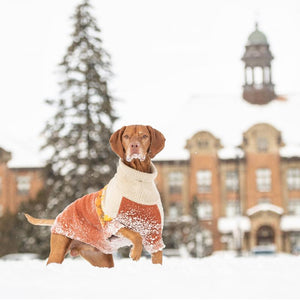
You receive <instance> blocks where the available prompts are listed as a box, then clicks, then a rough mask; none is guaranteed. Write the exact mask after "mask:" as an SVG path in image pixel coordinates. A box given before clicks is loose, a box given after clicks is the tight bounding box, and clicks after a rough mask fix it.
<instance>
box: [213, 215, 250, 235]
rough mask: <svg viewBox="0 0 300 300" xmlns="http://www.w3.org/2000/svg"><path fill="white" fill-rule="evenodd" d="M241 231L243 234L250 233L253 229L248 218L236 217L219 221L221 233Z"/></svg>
mask: <svg viewBox="0 0 300 300" xmlns="http://www.w3.org/2000/svg"><path fill="white" fill-rule="evenodd" d="M238 229H241V230H242V231H243V232H248V231H250V229H251V223H250V220H249V218H248V217H244V216H236V217H227V218H219V220H218V230H219V231H220V232H221V233H224V234H226V233H231V232H235V231H236V230H238Z"/></svg>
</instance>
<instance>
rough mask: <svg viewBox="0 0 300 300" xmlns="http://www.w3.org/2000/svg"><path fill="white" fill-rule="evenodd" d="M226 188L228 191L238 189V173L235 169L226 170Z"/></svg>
mask: <svg viewBox="0 0 300 300" xmlns="http://www.w3.org/2000/svg"><path fill="white" fill-rule="evenodd" d="M225 182H226V189H227V190H228V191H235V192H236V191H238V189H239V174H238V172H237V171H236V170H230V171H227V172H226V179H225Z"/></svg>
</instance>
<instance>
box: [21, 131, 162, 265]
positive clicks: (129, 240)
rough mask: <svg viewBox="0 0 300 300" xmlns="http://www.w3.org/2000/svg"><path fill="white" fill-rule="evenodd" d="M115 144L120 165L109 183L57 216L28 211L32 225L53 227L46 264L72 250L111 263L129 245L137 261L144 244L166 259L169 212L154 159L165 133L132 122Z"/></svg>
mask: <svg viewBox="0 0 300 300" xmlns="http://www.w3.org/2000/svg"><path fill="white" fill-rule="evenodd" d="M110 145H111V148H112V150H113V151H114V152H115V153H116V154H117V155H118V156H119V166H118V169H117V172H116V174H115V175H114V177H113V178H112V179H111V180H110V182H109V183H108V185H107V186H105V187H104V188H103V189H101V190H100V191H98V192H96V193H92V194H88V195H86V196H84V197H82V198H80V199H77V200H76V201H74V202H73V203H71V204H70V205H69V206H67V207H66V208H65V209H64V210H63V212H61V213H60V214H59V215H58V216H57V217H56V219H55V220H52V219H36V218H33V217H32V216H30V215H28V214H25V216H26V218H27V220H28V221H29V222H30V223H31V224H33V225H47V226H52V229H51V239H50V254H49V257H48V261H47V265H48V264H51V263H58V264H61V263H62V262H63V260H64V258H65V256H66V254H67V253H69V252H70V254H71V255H72V256H78V255H80V256H82V257H83V258H85V259H86V260H87V261H88V262H90V263H91V264H92V265H93V266H97V267H108V268H112V267H114V260H113V256H112V254H113V253H114V252H115V251H116V250H117V249H119V248H120V247H123V246H126V245H132V248H131V251H130V257H131V258H132V259H133V260H134V261H137V260H139V259H140V257H141V254H142V250H143V247H144V248H145V250H146V251H148V252H149V253H150V254H151V258H152V263H153V264H162V257H163V255H162V249H163V248H164V247H165V245H164V243H163V240H162V229H163V218H164V214H163V208H162V203H161V199H160V195H159V192H158V190H157V188H156V185H155V183H154V179H155V177H156V175H157V171H156V168H155V166H154V165H153V163H152V162H151V159H152V158H154V157H155V155H156V154H158V153H159V152H160V151H161V150H162V149H163V148H164V145H165V137H164V136H163V134H162V133H161V132H159V131H158V130H156V129H154V128H152V127H151V126H144V125H130V126H124V127H122V128H121V129H119V130H117V131H116V132H115V133H113V134H112V136H111V138H110Z"/></svg>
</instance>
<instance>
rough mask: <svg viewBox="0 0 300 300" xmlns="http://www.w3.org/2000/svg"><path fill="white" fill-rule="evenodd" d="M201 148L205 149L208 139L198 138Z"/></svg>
mask: <svg viewBox="0 0 300 300" xmlns="http://www.w3.org/2000/svg"><path fill="white" fill-rule="evenodd" d="M198 146H199V148H202V149H205V148H207V147H208V140H198Z"/></svg>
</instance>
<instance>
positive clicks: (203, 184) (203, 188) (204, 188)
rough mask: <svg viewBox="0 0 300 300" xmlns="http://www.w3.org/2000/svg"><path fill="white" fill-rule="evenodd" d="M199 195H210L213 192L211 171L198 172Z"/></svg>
mask: <svg viewBox="0 0 300 300" xmlns="http://www.w3.org/2000/svg"><path fill="white" fill-rule="evenodd" d="M197 189H198V193H209V192H210V191H211V171H209V170H200V171H198V172H197Z"/></svg>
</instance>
